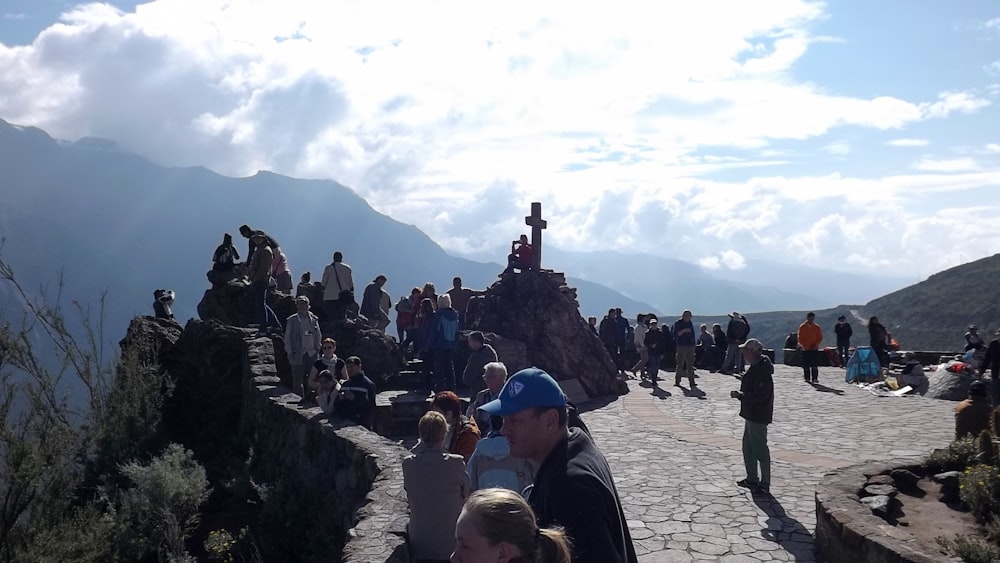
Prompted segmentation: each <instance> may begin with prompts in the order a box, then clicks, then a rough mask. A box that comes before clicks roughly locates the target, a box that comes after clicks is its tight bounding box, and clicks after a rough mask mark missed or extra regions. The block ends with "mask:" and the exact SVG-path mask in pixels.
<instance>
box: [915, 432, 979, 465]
mask: <svg viewBox="0 0 1000 563" xmlns="http://www.w3.org/2000/svg"><path fill="white" fill-rule="evenodd" d="M978 456H979V443H978V442H977V441H976V438H975V437H973V436H966V437H964V438H962V439H961V440H955V441H954V442H952V443H950V444H948V447H946V448H943V449H939V450H934V451H933V452H932V453H931V455H929V456H927V459H926V460H925V461H924V467H926V468H928V469H930V470H932V471H936V470H938V469H940V470H945V471H958V470H962V469H965V468H966V467H969V466H970V465H973V464H975V463H977V462H978Z"/></svg>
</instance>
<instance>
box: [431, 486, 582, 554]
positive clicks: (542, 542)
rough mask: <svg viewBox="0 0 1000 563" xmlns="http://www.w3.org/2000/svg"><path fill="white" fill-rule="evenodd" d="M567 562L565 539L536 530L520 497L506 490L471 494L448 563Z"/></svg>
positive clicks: (531, 514)
mask: <svg viewBox="0 0 1000 563" xmlns="http://www.w3.org/2000/svg"><path fill="white" fill-rule="evenodd" d="M496 561H501V562H504V563H570V549H569V539H568V538H567V537H566V534H565V533H563V531H562V530H561V529H559V528H539V527H538V525H537V524H535V513H534V511H532V510H531V507H530V506H528V503H527V502H526V501H525V500H524V498H523V497H521V495H519V494H517V493H515V492H514V491H511V490H508V489H481V490H479V491H476V492H474V493H472V495H470V496H469V498H468V500H466V501H465V507H463V508H462V513H461V515H459V517H458V522H457V523H456V525H455V552H454V553H452V554H451V562H452V563H494V562H496Z"/></svg>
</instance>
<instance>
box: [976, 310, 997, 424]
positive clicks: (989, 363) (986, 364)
mask: <svg viewBox="0 0 1000 563" xmlns="http://www.w3.org/2000/svg"><path fill="white" fill-rule="evenodd" d="M986 370H990V379H991V380H992V381H993V385H992V387H993V406H994V407H1000V329H998V330H997V331H996V332H995V333H994V336H993V340H990V345H989V346H987V347H986V355H985V356H984V357H983V364H982V365H981V366H980V367H979V377H983V376H984V375H986Z"/></svg>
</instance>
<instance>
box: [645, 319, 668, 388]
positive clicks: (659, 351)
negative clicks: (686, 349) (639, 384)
mask: <svg viewBox="0 0 1000 563" xmlns="http://www.w3.org/2000/svg"><path fill="white" fill-rule="evenodd" d="M646 322H647V323H649V328H648V329H647V330H646V336H645V337H644V338H643V347H644V348H645V350H646V377H647V378H648V379H649V381H650V383H652V384H653V385H656V383H657V382H659V381H660V357H661V356H662V355H663V348H664V342H663V332H662V331H661V330H660V323H659V321H657V320H656V317H654V316H650V317H649V320H648V321H646Z"/></svg>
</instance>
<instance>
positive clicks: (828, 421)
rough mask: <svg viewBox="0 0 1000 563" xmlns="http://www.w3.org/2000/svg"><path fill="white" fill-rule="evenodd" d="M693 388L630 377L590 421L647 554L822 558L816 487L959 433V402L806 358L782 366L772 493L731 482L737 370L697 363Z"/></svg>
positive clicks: (736, 448) (737, 459)
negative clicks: (807, 375)
mask: <svg viewBox="0 0 1000 563" xmlns="http://www.w3.org/2000/svg"><path fill="white" fill-rule="evenodd" d="M697 373H698V375H699V378H698V379H697V380H696V381H697V384H698V387H697V388H695V389H693V390H692V389H690V388H688V386H687V383H686V382H685V383H684V387H673V386H672V383H673V373H668V372H665V371H661V372H660V376H661V377H662V378H663V379H662V380H661V382H660V384H659V387H657V388H652V387H650V386H649V384H648V383H643V384H640V383H639V382H637V381H630V382H629V388H630V392H629V393H628V394H627V395H624V396H622V397H620V398H619V399H618V400H616V401H613V402H611V403H609V404H606V405H603V406H600V404H599V403H598V404H596V405H594V408H592V409H590V410H589V409H588V406H587V405H583V406H582V408H583V410H584V414H583V419H584V421H585V422H586V423H587V425H588V426H589V427H590V429H591V432H592V433H593V436H594V440H595V441H596V442H597V445H598V447H599V448H600V449H601V450H602V451H603V452H604V455H605V457H607V458H608V462H609V463H610V464H611V469H612V471H613V472H614V474H615V482H616V485H617V487H618V493H619V495H620V496H621V499H622V504H623V506H624V509H625V514H626V516H627V518H628V520H629V528H630V530H631V533H632V539H633V541H634V543H635V547H636V550H637V552H638V553H639V561H641V562H661V561H663V562H673V561H700V560H705V561H722V562H727V563H741V562H755V561H816V560H817V556H816V554H815V551H814V533H815V528H816V507H815V500H814V490H815V487H816V484H817V483H818V482H819V481H820V479H821V478H822V477H823V475H824V474H825V473H827V472H829V471H833V470H835V469H837V468H839V467H846V466H849V465H854V464H857V463H864V462H872V461H887V460H895V459H903V458H906V459H911V460H919V459H922V458H923V457H924V456H926V455H927V454H928V453H930V452H931V450H933V449H934V448H940V447H944V446H946V445H947V444H948V443H949V442H950V440H951V438H952V436H953V434H954V408H955V403H953V402H950V401H940V400H935V399H926V398H924V397H909V396H907V397H898V398H897V397H876V396H875V395H872V394H871V393H869V392H868V391H866V390H864V389H861V388H859V387H857V386H854V385H850V384H847V383H845V382H844V371H843V370H841V369H839V368H820V384H819V385H815V386H814V385H809V384H807V383H805V382H804V381H803V380H802V371H801V369H800V368H795V367H790V366H784V365H777V366H775V375H774V380H775V402H774V422H773V423H772V424H771V425H770V427H769V428H768V443H769V445H770V448H771V458H772V462H771V475H772V477H771V494H770V495H769V496H768V495H756V496H755V495H751V494H750V493H749V491H747V490H746V489H742V488H740V487H737V486H736V481H737V480H739V479H742V478H744V477H745V476H746V474H745V470H744V469H743V458H742V454H741V438H742V435H743V419H741V418H740V417H739V414H738V413H739V401H737V400H735V399H732V398H730V396H729V392H730V391H731V390H733V389H738V388H739V383H740V382H739V380H738V379H736V378H735V377H733V376H727V375H722V374H714V373H709V372H707V371H701V370H699V371H698V372H697Z"/></svg>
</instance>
